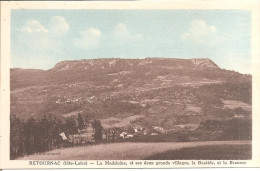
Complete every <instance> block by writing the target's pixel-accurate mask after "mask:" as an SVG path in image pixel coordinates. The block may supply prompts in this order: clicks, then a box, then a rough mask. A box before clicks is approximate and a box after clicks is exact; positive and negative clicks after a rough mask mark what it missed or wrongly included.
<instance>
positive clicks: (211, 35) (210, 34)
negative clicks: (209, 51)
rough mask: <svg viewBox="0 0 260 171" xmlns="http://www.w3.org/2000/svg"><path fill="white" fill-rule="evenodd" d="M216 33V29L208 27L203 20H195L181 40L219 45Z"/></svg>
mask: <svg viewBox="0 0 260 171" xmlns="http://www.w3.org/2000/svg"><path fill="white" fill-rule="evenodd" d="M216 33H217V29H216V27H214V26H210V25H208V24H207V23H206V22H205V21H203V20H193V21H192V22H191V23H190V28H189V30H188V31H187V32H185V33H183V34H182V35H181V39H182V40H183V41H192V42H195V43H198V44H204V45H208V46H211V45H214V44H216V43H218V40H219V39H218V38H217V36H216Z"/></svg>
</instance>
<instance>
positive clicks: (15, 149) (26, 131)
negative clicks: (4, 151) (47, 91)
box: [10, 114, 103, 159]
mask: <svg viewBox="0 0 260 171" xmlns="http://www.w3.org/2000/svg"><path fill="white" fill-rule="evenodd" d="M87 126H91V127H92V129H93V130H94V131H93V139H94V141H95V142H99V141H101V140H102V131H103V127H102V125H101V122H100V121H99V120H97V119H93V120H91V119H89V118H85V119H83V117H82V116H81V114H78V117H77V118H76V119H75V118H73V117H68V118H65V119H59V118H57V117H56V116H53V115H51V114H50V115H48V116H47V115H43V117H42V118H40V119H35V118H33V117H31V118H29V119H28V120H27V121H26V122H24V121H21V120H20V119H19V118H18V117H17V116H11V118H10V158H11V159H15V158H17V157H19V156H23V155H29V154H33V153H37V152H45V151H49V150H52V149H55V148H60V147H66V146H69V145H70V144H69V143H68V141H64V140H63V139H62V136H61V135H60V134H61V133H64V134H65V136H66V137H68V135H73V134H78V132H79V130H83V129H85V128H87Z"/></svg>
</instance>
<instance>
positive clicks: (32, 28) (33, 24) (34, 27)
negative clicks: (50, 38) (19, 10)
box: [18, 20, 48, 34]
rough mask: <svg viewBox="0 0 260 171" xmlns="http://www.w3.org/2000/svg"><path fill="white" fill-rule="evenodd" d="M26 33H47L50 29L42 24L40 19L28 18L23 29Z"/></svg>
mask: <svg viewBox="0 0 260 171" xmlns="http://www.w3.org/2000/svg"><path fill="white" fill-rule="evenodd" d="M18 30H21V31H22V32H25V33H29V34H30V33H47V32H48V29H46V28H45V27H44V26H42V25H41V23H40V22H39V21H38V20H28V21H27V22H26V23H25V25H24V26H22V28H21V29H18Z"/></svg>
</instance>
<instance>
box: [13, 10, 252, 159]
mask: <svg viewBox="0 0 260 171" xmlns="http://www.w3.org/2000/svg"><path fill="white" fill-rule="evenodd" d="M10 23H11V26H10V28H11V30H10V34H11V38H10V41H11V49H10V50H11V69H10V93H11V94H10V98H11V104H10V160H251V159H252V69H251V13H250V11H248V10H195V9H194V10H177V9H169V10H153V9H149V10H148V9H145V10H119V9H117V10H116V9H111V10H103V9H102V10H97V9H84V10H83V9H82V10H79V9H63V10H60V9H53V10H50V9H49V10H41V9H24V10H21V9H13V10H12V11H11V16H10Z"/></svg>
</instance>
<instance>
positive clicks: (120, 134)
mask: <svg viewBox="0 0 260 171" xmlns="http://www.w3.org/2000/svg"><path fill="white" fill-rule="evenodd" d="M95 122H97V123H98V124H100V125H98V126H94V125H93V123H95ZM77 127H78V129H77V131H76V133H74V134H69V133H66V132H61V133H60V134H59V135H60V137H61V138H62V141H63V142H64V143H67V145H69V146H74V145H87V144H93V143H107V142H124V141H131V140H133V139H134V138H139V139H140V138H145V137H146V138H147V137H155V136H158V135H162V134H166V133H169V132H171V133H176V132H180V131H193V130H195V128H194V126H193V125H192V124H186V125H175V127H174V128H172V129H169V130H166V129H164V128H163V127H160V126H152V127H149V128H148V127H144V126H141V125H138V124H131V125H127V126H125V127H109V128H103V126H102V125H101V122H100V121H99V120H96V119H92V120H90V121H88V122H84V126H83V127H82V128H81V129H80V126H79V123H78V122H77Z"/></svg>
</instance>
